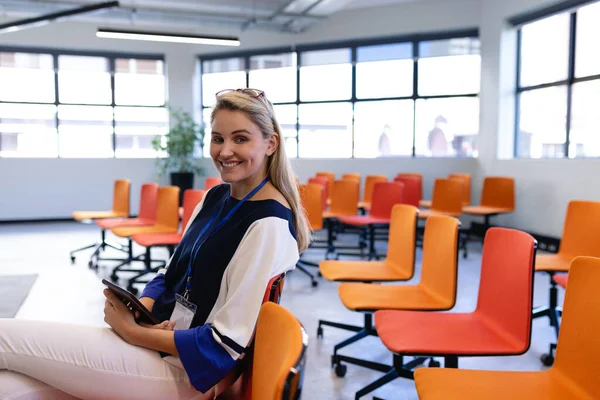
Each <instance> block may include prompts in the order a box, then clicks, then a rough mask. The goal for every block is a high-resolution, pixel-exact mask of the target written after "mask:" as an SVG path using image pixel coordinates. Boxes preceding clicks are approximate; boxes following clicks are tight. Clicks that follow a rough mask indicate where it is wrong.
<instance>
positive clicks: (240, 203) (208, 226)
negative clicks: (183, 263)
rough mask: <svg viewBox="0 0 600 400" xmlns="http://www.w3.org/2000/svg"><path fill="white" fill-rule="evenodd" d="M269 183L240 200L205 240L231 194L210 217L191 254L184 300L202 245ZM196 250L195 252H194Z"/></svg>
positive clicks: (188, 290) (266, 180)
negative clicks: (193, 266)
mask: <svg viewBox="0 0 600 400" xmlns="http://www.w3.org/2000/svg"><path fill="white" fill-rule="evenodd" d="M268 181H269V177H266V178H265V179H264V180H263V181H262V182H261V183H260V184H259V185H258V186H257V187H255V188H254V189H253V190H252V191H251V192H250V193H248V194H247V195H246V196H245V197H244V198H243V199H242V200H240V202H239V203H237V204H236V205H235V206H234V207H233V208H232V209H231V210H229V212H228V213H227V215H225V217H223V219H222V220H221V221H220V222H219V223H218V224H217V226H215V227H214V229H212V230H211V231H210V232H209V233H208V235H206V237H204V238H203V236H204V234H205V233H206V231H208V229H209V228H210V226H211V225H212V224H213V222H214V221H215V219H216V218H217V217H218V216H219V215H221V213H222V212H223V208H225V203H226V202H227V200H228V199H229V196H230V195H229V194H228V195H227V197H226V198H225V201H223V204H221V207H220V208H219V211H218V212H217V213H216V214H213V215H212V216H211V217H210V219H209V220H208V222H207V223H206V224H205V225H204V227H203V228H202V230H201V231H200V234H199V235H198V238H197V239H196V241H195V242H194V245H193V246H192V251H191V252H190V261H189V262H188V269H187V282H186V284H185V293H184V298H185V299H186V300H187V299H188V298H189V294H190V288H191V286H192V265H193V264H194V261H195V260H196V256H197V255H198V251H200V249H201V248H202V245H204V242H206V241H207V240H208V239H209V238H210V237H211V236H212V235H213V234H214V233H215V232H217V231H218V230H219V229H220V228H221V227H222V226H223V225H224V224H225V223H226V222H227V221H228V220H229V218H231V216H232V215H233V214H234V213H235V212H236V211H237V209H238V208H240V206H241V205H242V204H244V202H246V200H248V199H249V198H251V197H252V196H254V195H255V194H256V192H258V191H259V190H260V189H262V187H263V186H265V185H266V184H267V182H268ZM200 239H202V241H201V242H200V243H198V241H199V240H200ZM194 249H195V251H194Z"/></svg>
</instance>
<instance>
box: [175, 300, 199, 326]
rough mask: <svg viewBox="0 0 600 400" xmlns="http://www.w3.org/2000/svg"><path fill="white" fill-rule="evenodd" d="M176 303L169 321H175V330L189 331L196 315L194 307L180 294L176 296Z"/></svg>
mask: <svg viewBox="0 0 600 400" xmlns="http://www.w3.org/2000/svg"><path fill="white" fill-rule="evenodd" d="M175 298H176V299H177V303H176V304H175V309H174V310H173V314H172V315H171V318H170V320H171V321H175V330H176V331H178V330H183V329H189V328H190V325H191V324H192V320H193V319H194V315H196V308H197V307H196V305H195V304H194V303H191V302H189V301H188V300H186V299H185V298H184V297H183V296H181V295H180V294H176V295H175Z"/></svg>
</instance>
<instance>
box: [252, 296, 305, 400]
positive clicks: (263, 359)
mask: <svg viewBox="0 0 600 400" xmlns="http://www.w3.org/2000/svg"><path fill="white" fill-rule="evenodd" d="M307 345H308V336H307V334H306V331H305V330H304V328H303V327H302V325H301V324H300V322H299V321H298V320H297V319H296V317H294V315H293V314H292V313H291V312H289V311H288V310H286V309H285V308H284V307H282V306H280V305H278V304H275V303H271V302H267V303H265V304H263V306H262V307H261V309H260V314H259V316H258V322H257V325H256V339H255V345H254V357H253V369H252V399H253V400H279V399H286V400H287V399H290V400H291V399H293V398H297V397H296V396H295V394H294V393H289V392H290V389H291V387H290V386H291V385H290V384H289V383H288V378H289V376H290V374H294V372H295V371H294V370H295V369H297V368H298V367H303V366H304V363H303V360H304V357H305V352H306V347H307ZM286 392H287V393H286Z"/></svg>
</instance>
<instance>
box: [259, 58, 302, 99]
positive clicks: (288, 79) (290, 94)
mask: <svg viewBox="0 0 600 400" xmlns="http://www.w3.org/2000/svg"><path fill="white" fill-rule="evenodd" d="M296 81H297V79H296V53H286V54H271V55H264V56H256V57H251V58H250V85H249V87H251V88H257V89H261V90H263V91H264V92H265V93H266V94H267V98H268V99H269V100H270V101H271V102H273V103H285V102H292V101H296Z"/></svg>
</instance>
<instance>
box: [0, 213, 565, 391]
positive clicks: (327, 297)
mask: <svg viewBox="0 0 600 400" xmlns="http://www.w3.org/2000/svg"><path fill="white" fill-rule="evenodd" d="M99 236H100V235H99V231H98V230H97V229H96V228H95V227H94V226H89V225H82V224H76V223H51V224H50V223H47V224H20V225H0V275H21V274H28V273H37V274H39V277H38V279H37V281H36V283H35V284H34V286H33V288H32V290H31V292H30V294H29V296H28V298H27V299H26V300H25V302H24V304H23V305H22V307H21V309H20V310H19V313H18V314H17V316H16V318H21V319H36V320H48V321H63V322H72V323H78V324H92V325H100V326H103V325H104V322H103V312H102V310H103V307H104V297H103V295H102V290H103V285H102V283H101V278H103V277H106V276H108V275H109V274H110V268H109V266H110V265H111V264H110V263H108V262H107V264H106V267H104V268H101V269H100V270H99V271H98V272H95V271H92V270H90V269H89V268H88V267H87V261H88V254H89V251H88V252H85V251H84V252H82V253H80V255H79V256H78V258H77V260H76V263H75V264H74V265H71V263H70V259H69V251H70V250H72V249H74V248H77V247H80V246H83V245H85V244H88V243H91V242H94V241H97V240H98V239H99ZM139 252H140V251H136V252H134V253H135V254H138V253H139ZM114 255H118V253H115V254H114ZM156 255H157V257H161V256H162V257H166V256H167V253H166V251H157V253H156ZM311 255H312V256H315V257H318V256H320V255H322V252H317V251H316V250H315V251H313V252H311ZM418 255H419V258H420V252H418ZM480 261H481V257H480V245H479V244H477V243H473V244H472V245H471V246H470V254H469V258H468V259H467V260H463V259H462V258H461V260H460V264H459V287H458V298H457V304H456V307H455V310H458V311H468V310H473V309H474V307H475V304H476V302H477V290H478V282H479V271H480V265H479V264H480ZM418 279H419V268H418V269H417V273H416V274H415V278H414V279H413V281H412V282H415V281H418ZM547 289H548V278H547V277H546V276H544V275H538V276H536V282H535V300H536V301H535V302H536V305H540V304H546V303H547V296H548V295H547V293H548V290H547ZM0 296H1V294H0ZM561 302H562V293H561ZM282 305H284V306H286V307H287V308H288V309H290V310H291V311H292V312H294V314H295V315H296V316H297V317H298V318H299V319H300V321H301V322H302V323H303V324H304V326H305V328H306V330H307V332H308V334H309V352H308V362H307V370H306V374H305V380H304V391H303V398H304V399H310V400H312V399H319V400H320V399H353V398H354V393H355V392H356V391H357V390H359V389H361V388H362V387H364V386H366V385H367V384H369V383H370V382H372V381H373V380H375V379H377V378H378V377H380V376H381V373H379V372H373V371H370V370H366V369H364V368H360V367H356V366H351V365H349V366H348V373H347V375H346V376H345V378H338V377H336V376H335V374H334V372H333V371H332V370H331V368H330V367H329V363H330V355H331V350H332V348H333V345H334V344H335V343H337V342H339V341H342V340H344V339H345V338H347V337H348V336H350V333H348V332H345V331H341V330H338V329H333V328H327V327H326V328H325V335H324V338H323V339H317V338H316V335H315V333H316V327H317V322H318V320H319V319H328V320H334V321H340V322H347V323H355V324H359V325H360V324H361V323H362V316H361V315H359V314H357V313H353V312H350V311H348V310H346V309H345V308H344V307H343V305H342V304H341V302H340V300H339V298H338V296H337V284H335V283H331V282H327V281H325V280H323V279H322V278H321V279H320V282H319V286H318V287H317V288H312V287H311V285H310V281H309V280H308V278H306V277H305V276H304V275H303V274H302V273H300V272H298V271H294V272H292V273H290V274H289V275H288V277H287V279H286V283H285V288H284V294H283V298H282ZM533 327H534V328H533V336H532V343H531V348H530V350H529V351H528V352H527V353H526V354H524V355H522V356H517V357H503V358H493V357H486V358H470V359H469V358H464V359H460V361H459V365H460V367H461V368H474V369H499V370H509V369H514V370H527V371H535V370H540V369H541V368H542V365H541V363H540V362H539V356H540V355H541V354H542V353H544V352H546V351H547V348H548V343H549V342H550V341H554V338H553V333H552V330H551V329H550V328H549V327H548V323H547V320H545V319H540V320H536V321H534V324H533ZM410 329H418V328H415V327H412V328H410ZM341 354H347V355H352V356H359V357H364V358H368V359H371V360H374V361H378V362H383V363H388V364H389V363H391V355H390V353H389V352H388V351H387V349H386V348H385V347H383V346H382V344H381V343H380V341H379V339H378V338H376V337H369V338H365V339H363V340H362V341H360V342H358V343H355V344H353V345H351V346H349V347H347V348H345V349H343V351H342V352H341ZM372 396H378V397H380V398H385V399H417V395H416V391H415V389H414V382H413V381H410V380H407V379H397V380H395V381H394V382H392V383H389V384H387V385H386V386H384V387H383V388H381V389H379V390H377V391H375V392H373V393H371V394H370V395H368V396H366V397H364V398H365V399H371V398H372Z"/></svg>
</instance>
